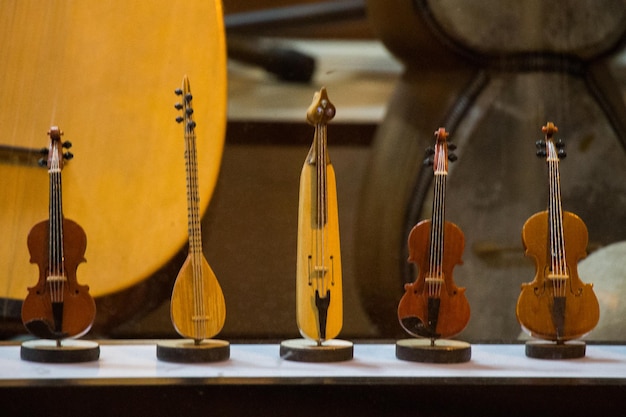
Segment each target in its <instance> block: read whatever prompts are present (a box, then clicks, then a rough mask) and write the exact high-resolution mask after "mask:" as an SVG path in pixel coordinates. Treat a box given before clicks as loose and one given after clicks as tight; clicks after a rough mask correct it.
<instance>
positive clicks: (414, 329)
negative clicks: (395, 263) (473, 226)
mask: <svg viewBox="0 0 626 417" xmlns="http://www.w3.org/2000/svg"><path fill="white" fill-rule="evenodd" d="M447 136H448V133H447V132H446V130H445V129H444V128H439V129H438V130H437V131H436V132H435V147H434V150H433V149H430V153H431V155H430V157H429V158H427V159H426V161H425V162H427V163H429V164H431V163H432V165H433V169H434V173H435V179H434V198H433V212H432V219H430V220H422V221H421V222H419V223H418V224H417V225H416V226H415V227H413V229H412V230H411V233H410V234H409V241H408V245H409V262H413V263H414V264H415V265H417V267H418V268H419V275H418V277H417V279H416V280H415V282H414V283H412V284H406V285H405V286H404V290H405V294H404V296H403V297H402V299H401V300H400V304H399V305H398V319H399V320H400V324H401V325H402V327H403V328H404V329H405V330H406V331H407V332H409V333H410V334H411V335H414V336H418V337H428V338H430V339H431V340H432V341H433V342H434V340H435V339H438V338H444V337H450V336H454V335H455V334H458V333H459V332H461V331H462V330H463V329H464V328H465V326H467V323H468V322H469V317H470V307H469V303H468V301H467V298H466V297H465V288H458V287H456V285H455V284H454V281H453V279H452V269H453V268H454V267H455V265H457V264H461V263H462V260H461V255H462V253H463V248H464V246H465V237H464V236H463V232H462V231H461V229H459V227H458V226H457V225H455V224H454V223H451V222H448V221H446V220H445V197H446V178H447V174H448V160H450V161H454V160H456V156H455V155H454V154H452V153H448V150H454V145H452V144H448V143H447V142H446V139H447Z"/></svg>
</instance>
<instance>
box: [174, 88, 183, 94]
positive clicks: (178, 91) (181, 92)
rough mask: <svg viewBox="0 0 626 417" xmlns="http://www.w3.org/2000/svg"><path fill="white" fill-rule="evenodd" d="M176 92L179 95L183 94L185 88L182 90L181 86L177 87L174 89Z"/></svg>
mask: <svg viewBox="0 0 626 417" xmlns="http://www.w3.org/2000/svg"><path fill="white" fill-rule="evenodd" d="M174 94H176V95H177V96H182V95H183V90H181V89H180V88H177V89H176V90H174Z"/></svg>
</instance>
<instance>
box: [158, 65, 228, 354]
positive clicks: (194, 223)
mask: <svg viewBox="0 0 626 417" xmlns="http://www.w3.org/2000/svg"><path fill="white" fill-rule="evenodd" d="M176 95H179V96H181V98H182V102H181V103H177V104H176V108H177V109H178V110H181V111H182V116H179V117H178V118H177V119H176V121H177V122H179V123H182V124H184V126H185V134H184V136H185V166H186V173H187V222H188V230H189V253H188V255H187V259H186V260H185V262H184V263H183V266H182V267H181V269H180V271H179V273H178V276H177V277H176V282H175V283H174V289H173V290H172V298H171V304H170V315H171V319H172V324H173V325H174V327H175V328H176V331H177V332H178V333H179V334H180V335H181V336H183V337H188V338H191V339H193V340H194V342H195V343H196V344H198V343H200V341H202V340H203V339H208V338H211V337H213V336H215V335H216V334H217V333H219V331H220V330H221V329H222V327H223V326H224V322H225V320H226V302H225V300H224V294H223V293H222V288H221V287H220V284H219V282H218V281H217V277H216V276H215V273H214V272H213V270H212V269H211V267H210V266H209V263H208V262H207V260H206V258H205V257H204V253H203V252H202V231H201V226H200V223H201V221H202V219H201V216H200V207H199V204H200V203H199V201H200V197H199V193H198V189H199V185H198V157H197V152H196V131H195V128H196V122H195V121H194V118H193V106H192V98H193V97H192V95H191V87H190V84H189V78H188V77H187V76H185V77H184V78H183V85H182V88H180V89H177V90H176Z"/></svg>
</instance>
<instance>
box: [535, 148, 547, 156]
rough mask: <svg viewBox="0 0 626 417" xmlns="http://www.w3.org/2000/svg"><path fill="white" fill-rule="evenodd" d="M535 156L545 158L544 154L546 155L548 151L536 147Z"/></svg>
mask: <svg viewBox="0 0 626 417" xmlns="http://www.w3.org/2000/svg"><path fill="white" fill-rule="evenodd" d="M537 156H538V157H539V158H545V157H546V156H548V153H547V152H546V150H545V149H537Z"/></svg>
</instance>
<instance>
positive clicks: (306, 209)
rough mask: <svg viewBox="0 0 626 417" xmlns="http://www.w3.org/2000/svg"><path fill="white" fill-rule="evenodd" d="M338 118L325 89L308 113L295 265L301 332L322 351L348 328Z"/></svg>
mask: <svg viewBox="0 0 626 417" xmlns="http://www.w3.org/2000/svg"><path fill="white" fill-rule="evenodd" d="M334 116H335V106H334V105H333V104H332V103H331V102H330V100H329V99H328V94H327V92H326V89H325V88H322V89H321V90H320V91H319V92H317V93H315V95H314V97H313V103H312V104H311V106H310V107H309V109H308V110H307V122H308V123H309V124H311V125H313V126H315V134H314V137H313V144H312V146H311V149H310V150H309V153H308V155H307V157H306V160H305V162H304V165H303V167H302V172H301V174H300V194H299V205H298V243H297V261H296V263H297V265H296V317H297V324H298V328H299V329H300V333H301V334H302V336H304V337H305V338H307V339H310V340H313V341H316V342H317V343H318V345H319V344H321V343H322V342H323V341H324V340H329V339H333V338H334V337H336V336H337V335H338V334H339V332H340V330H341V327H342V324H343V293H342V278H341V253H340V246H339V220H338V210H337V188H336V183H335V171H334V169H333V166H332V164H331V162H330V158H329V156H328V151H327V138H326V130H327V123H328V122H329V121H330V120H332V118H333V117H334Z"/></svg>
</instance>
